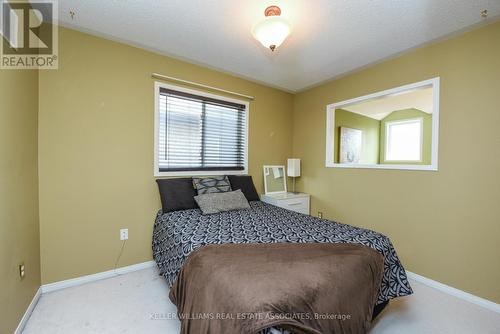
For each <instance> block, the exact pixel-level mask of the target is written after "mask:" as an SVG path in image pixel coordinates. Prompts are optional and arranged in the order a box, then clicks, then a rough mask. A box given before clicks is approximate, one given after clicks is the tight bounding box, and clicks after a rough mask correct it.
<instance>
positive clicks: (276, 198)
mask: <svg viewBox="0 0 500 334" xmlns="http://www.w3.org/2000/svg"><path fill="white" fill-rule="evenodd" d="M260 200H261V201H262V202H266V203H269V204H272V205H276V206H279V207H281V208H284V209H288V210H292V211H296V212H300V213H304V214H306V215H308V214H309V201H310V196H309V194H304V193H296V194H294V193H281V194H267V195H261V196H260Z"/></svg>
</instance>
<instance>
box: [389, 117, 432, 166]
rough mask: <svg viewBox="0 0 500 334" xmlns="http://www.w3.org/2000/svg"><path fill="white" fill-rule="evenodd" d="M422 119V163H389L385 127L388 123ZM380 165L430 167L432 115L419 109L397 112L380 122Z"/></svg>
mask: <svg viewBox="0 0 500 334" xmlns="http://www.w3.org/2000/svg"><path fill="white" fill-rule="evenodd" d="M415 118H422V126H423V129H422V161H420V162H413V161H412V162H407V161H387V160H385V139H386V138H385V136H386V134H385V127H386V124H387V122H392V121H403V120H407V119H415ZM380 148H381V149H380V163H381V164H389V165H390V164H398V165H405V164H406V165H430V164H431V163H432V115H431V114H428V113H425V112H423V111H420V110H418V109H404V110H396V111H393V112H392V113H390V114H389V115H387V116H386V117H384V118H383V119H382V120H381V121H380Z"/></svg>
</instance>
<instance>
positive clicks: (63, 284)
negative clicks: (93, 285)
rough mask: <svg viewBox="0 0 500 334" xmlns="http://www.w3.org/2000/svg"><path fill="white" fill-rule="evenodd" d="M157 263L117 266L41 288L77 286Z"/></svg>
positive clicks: (44, 290)
mask: <svg viewBox="0 0 500 334" xmlns="http://www.w3.org/2000/svg"><path fill="white" fill-rule="evenodd" d="M155 265H156V263H155V262H154V261H147V262H142V263H138V264H134V265H131V266H127V267H121V268H117V269H115V270H108V271H103V272H100V273H97V274H92V275H86V276H81V277H77V278H72V279H68V280H65V281H59V282H54V283H49V284H44V285H42V287H41V289H42V293H47V292H52V291H56V290H61V289H65V288H69V287H72V286H77V285H81V284H85V283H90V282H95V281H99V280H102V279H106V278H111V277H115V276H118V275H123V274H126V273H131V272H134V271H137V270H142V269H146V268H151V267H154V266H155Z"/></svg>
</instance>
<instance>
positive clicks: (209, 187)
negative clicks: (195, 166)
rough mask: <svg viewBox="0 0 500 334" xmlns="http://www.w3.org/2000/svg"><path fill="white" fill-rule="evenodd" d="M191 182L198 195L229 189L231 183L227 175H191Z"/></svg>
mask: <svg viewBox="0 0 500 334" xmlns="http://www.w3.org/2000/svg"><path fill="white" fill-rule="evenodd" d="M193 184H194V187H195V188H196V190H198V195H202V194H210V193H224V192H228V191H231V183H229V179H228V178H227V175H221V176H211V177H193Z"/></svg>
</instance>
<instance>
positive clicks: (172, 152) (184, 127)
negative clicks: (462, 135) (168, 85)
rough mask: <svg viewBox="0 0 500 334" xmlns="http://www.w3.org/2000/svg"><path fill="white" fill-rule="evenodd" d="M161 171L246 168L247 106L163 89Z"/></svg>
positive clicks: (160, 145)
mask: <svg viewBox="0 0 500 334" xmlns="http://www.w3.org/2000/svg"><path fill="white" fill-rule="evenodd" d="M159 99H160V100H159V122H160V124H159V136H158V139H159V142H158V153H159V156H158V164H159V168H160V171H162V172H169V171H203V170H206V171H211V170H212V171H214V170H244V169H245V151H246V149H245V148H246V136H245V128H246V117H247V110H246V106H245V105H242V104H237V103H233V102H228V101H223V100H217V99H212V98H208V97H204V96H198V95H193V94H189V93H184V92H179V91H174V90H170V89H165V88H160V95H159Z"/></svg>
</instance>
